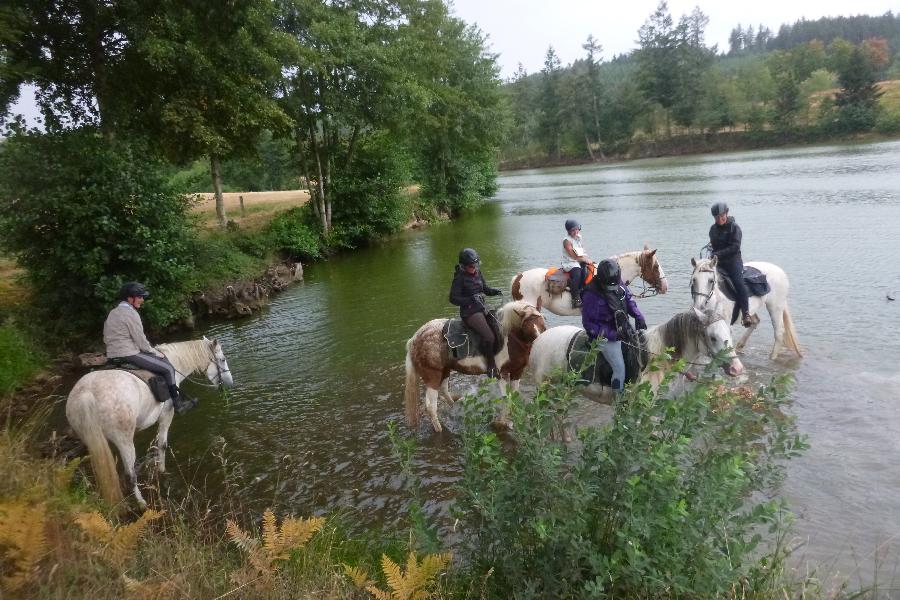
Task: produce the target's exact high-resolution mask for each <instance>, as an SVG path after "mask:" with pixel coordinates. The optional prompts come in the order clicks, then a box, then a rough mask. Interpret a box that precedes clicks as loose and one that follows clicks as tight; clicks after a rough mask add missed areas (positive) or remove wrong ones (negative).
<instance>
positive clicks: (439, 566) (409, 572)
mask: <svg viewBox="0 0 900 600" xmlns="http://www.w3.org/2000/svg"><path fill="white" fill-rule="evenodd" d="M449 563H450V555H449V554H429V555H428V556H426V557H425V558H423V559H422V561H421V562H419V560H418V559H417V558H416V554H415V553H414V552H410V553H409V556H407V558H406V573H404V572H403V569H402V568H401V567H400V565H398V564H397V563H395V562H394V561H392V560H391V559H390V557H389V556H388V555H387V554H382V555H381V569H382V571H383V572H384V576H385V579H386V580H387V584H388V587H389V588H390V591H384V590H382V589H380V588H377V587H375V582H374V581H371V580H370V579H369V576H368V574H367V573H366V572H365V571H363V570H362V569H360V568H358V567H351V566H350V565H346V564H345V565H344V572H345V573H346V574H347V576H348V577H350V579H351V580H352V581H353V583H354V584H355V585H356V586H357V587H359V588H361V589H364V590H366V591H367V592H369V593H370V594H372V596H373V597H374V598H376V600H425V599H426V598H429V597H431V595H430V594H429V593H428V588H429V587H430V586H431V585H432V583H433V582H434V580H435V578H436V577H437V576H438V575H439V574H440V572H441V571H443V570H444V569H445V568H446V567H447V565H448V564H449Z"/></svg>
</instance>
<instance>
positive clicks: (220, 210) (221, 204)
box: [209, 154, 228, 229]
mask: <svg viewBox="0 0 900 600" xmlns="http://www.w3.org/2000/svg"><path fill="white" fill-rule="evenodd" d="M209 172H210V175H211V176H212V185H213V193H214V194H215V196H216V217H217V218H218V219H219V227H221V228H222V229H225V227H226V226H227V225H228V218H227V217H226V215H225V200H224V199H223V198H222V164H221V162H219V157H218V156H216V155H214V154H210V156H209Z"/></svg>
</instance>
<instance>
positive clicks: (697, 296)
mask: <svg viewBox="0 0 900 600" xmlns="http://www.w3.org/2000/svg"><path fill="white" fill-rule="evenodd" d="M717 264H718V258H716V257H713V258H701V259H700V260H697V259H696V258H692V259H691V265H692V266H693V267H694V272H693V273H691V301H692V302H693V306H694V308H695V309H697V310H700V311H704V310H706V309H708V308H712V307H714V306H715V304H716V302H717V300H716V287H717V286H718V285H719V275H718V273H717V271H716V265H717Z"/></svg>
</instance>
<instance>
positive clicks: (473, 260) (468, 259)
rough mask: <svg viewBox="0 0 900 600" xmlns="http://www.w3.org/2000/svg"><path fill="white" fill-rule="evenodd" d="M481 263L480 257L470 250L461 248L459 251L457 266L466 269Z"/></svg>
mask: <svg viewBox="0 0 900 600" xmlns="http://www.w3.org/2000/svg"><path fill="white" fill-rule="evenodd" d="M480 262H481V257H480V256H478V253H477V252H475V250H473V249H472V248H463V249H462V250H460V251H459V264H461V265H463V266H464V267H467V266H469V265H477V264H478V263H480Z"/></svg>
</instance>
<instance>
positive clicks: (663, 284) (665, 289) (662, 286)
mask: <svg viewBox="0 0 900 600" xmlns="http://www.w3.org/2000/svg"><path fill="white" fill-rule="evenodd" d="M668 291H669V282H668V281H667V280H666V279H663V280H662V282H661V283H660V285H659V293H660V294H665V293H666V292H668Z"/></svg>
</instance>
